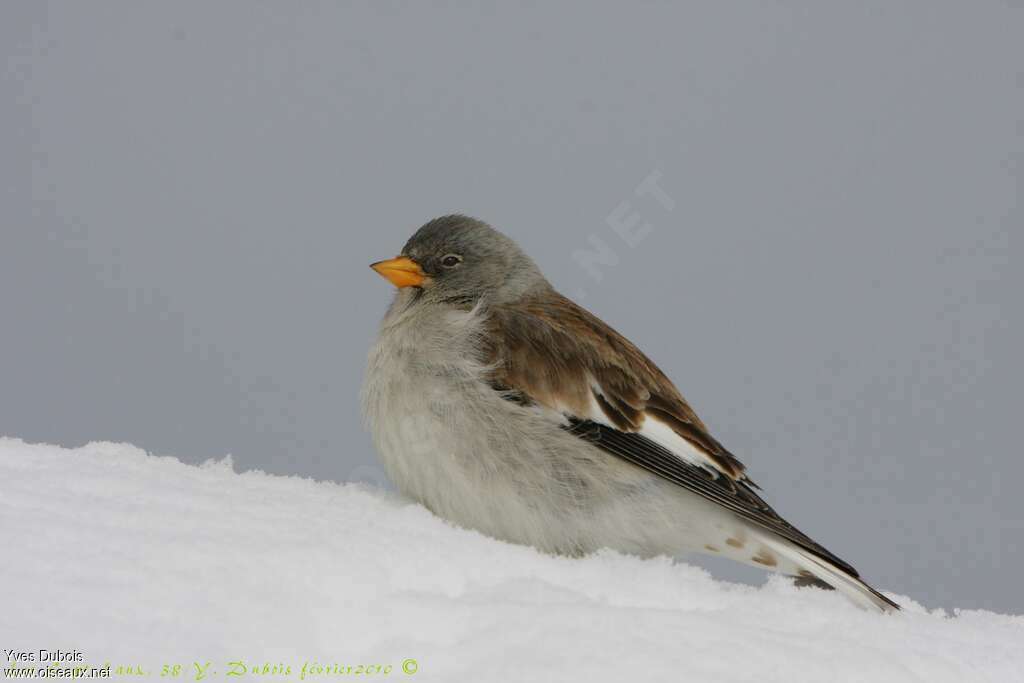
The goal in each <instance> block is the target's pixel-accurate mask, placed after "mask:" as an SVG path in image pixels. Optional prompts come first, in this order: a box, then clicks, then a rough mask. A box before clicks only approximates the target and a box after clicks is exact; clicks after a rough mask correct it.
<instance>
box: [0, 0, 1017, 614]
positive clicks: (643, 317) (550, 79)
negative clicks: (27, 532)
mask: <svg viewBox="0 0 1024 683" xmlns="http://www.w3.org/2000/svg"><path fill="white" fill-rule="evenodd" d="M1022 20H1024V16H1022V12H1021V10H1019V9H1007V8H1005V7H1004V6H1003V4H1002V3H966V2H961V3H931V2H928V3H925V2H918V3H898V4H894V3H886V2H876V3H819V4H814V5H813V6H796V5H790V4H789V3H773V4H767V3H716V2H706V3H674V4H671V5H670V4H668V3H659V4H656V5H655V4H641V5H638V4H637V3H621V4H619V5H618V6H611V5H602V4H595V3H580V4H576V5H572V4H566V3H562V4H559V5H558V7H557V8H549V7H543V6H529V7H525V8H524V7H516V8H513V7H511V6H503V7H499V6H498V5H497V3H492V4H489V5H481V6H477V7H474V8H467V7H459V6H457V5H456V4H455V3H443V4H442V3H432V4H427V3H418V4H415V5H413V4H411V3H410V4H409V6H403V5H402V4H398V3H358V4H356V3H344V2H331V3H313V2H308V3H288V4H284V3H253V2H217V3H207V2H173V3H171V2H166V3H136V2H116V3H115V2H100V1H97V2H89V3H78V2H62V3H46V2H5V3H3V4H2V5H0V51H2V52H0V54H2V58H3V68H2V70H0V111H2V112H3V119H2V124H0V151H2V154H0V193H2V195H0V230H2V243H0V330H2V331H0V345H2V346H0V378H2V385H0V434H6V435H10V436H18V437H22V438H25V439H28V440H33V441H46V442H52V443H60V444H65V445H77V444H82V443H84V442H87V441H91V440H100V439H102V440H113V441H128V442H132V443H134V444H137V445H139V446H141V447H143V448H146V449H147V450H149V451H151V452H153V453H156V454H166V455H174V456H176V457H179V458H181V459H182V460H185V461H188V462H198V461H201V460H204V459H206V458H209V457H219V456H222V455H224V454H225V453H231V454H233V456H234V458H235V462H236V466H237V467H238V468H239V469H249V468H260V469H264V470H267V471H269V472H274V473H281V474H297V475H302V476H312V477H317V478H325V479H334V480H346V479H358V480H364V481H377V482H379V483H383V474H382V470H381V469H380V467H379V466H378V465H377V463H376V460H375V457H374V454H373V450H372V447H371V445H370V441H369V438H368V436H367V435H366V434H365V433H364V431H363V430H362V428H361V425H360V416H359V406H358V391H359V384H360V382H361V378H362V373H363V367H364V363H365V358H366V351H367V349H368V347H369V345H370V344H371V341H372V339H373V336H374V334H375V326H376V324H377V322H378V321H379V319H380V317H381V315H382V313H383V311H384V308H385V307H386V305H387V302H388V300H389V298H390V297H391V294H392V292H391V290H390V286H389V285H388V284H387V283H386V282H384V281H383V280H381V279H380V278H379V277H377V276H376V275H374V274H373V273H372V272H371V271H370V270H369V269H368V268H367V264H368V263H370V262H371V261H375V260H378V259H381V258H386V257H389V256H392V255H394V254H395V253H397V251H398V250H399V249H400V247H401V245H402V244H403V243H404V241H405V240H406V238H407V237H408V236H409V234H410V233H411V232H412V231H413V230H414V229H415V228H416V227H418V226H419V225H420V224H422V223H423V222H425V221H426V220H428V219H429V218H432V217H434V216H436V215H440V214H444V213H449V212H452V211H462V212H467V213H470V214H473V215H475V216H478V217H479V218H482V219H484V220H487V221H489V222H491V223H492V224H494V225H495V226H496V227H498V228H499V229H501V230H503V231H505V232H506V233H507V234H509V235H510V236H512V237H513V238H514V239H516V240H517V241H518V242H519V243H520V244H521V245H522V246H523V247H524V248H525V249H526V250H527V252H528V253H530V254H531V255H532V256H533V257H534V258H535V259H536V260H537V261H538V263H539V264H540V265H541V267H542V268H543V270H544V271H545V273H546V274H547V275H548V277H549V279H551V280H552V281H553V282H554V283H555V284H556V286H557V287H559V288H560V289H561V290H562V291H563V292H565V293H566V294H568V295H570V296H572V297H574V298H577V299H579V300H580V301H581V303H583V304H584V305H585V306H587V307H588V308H590V309H591V310H593V311H594V312H595V313H597V314H598V315H600V316H601V317H602V318H604V319H605V320H606V321H608V322H609V323H610V324H612V325H613V326H614V327H616V328H617V329H619V330H620V331H621V332H623V333H624V334H626V335H627V336H628V337H630V338H631V339H632V340H633V341H635V342H636V343H637V344H638V345H639V346H640V347H641V348H643V349H644V350H645V351H646V352H647V353H648V355H650V356H651V357H652V358H653V359H654V360H655V361H656V362H657V363H658V364H659V365H660V366H661V367H662V368H663V369H664V370H665V371H666V373H667V374H668V375H669V376H670V377H672V378H673V379H674V380H675V381H676V382H677V384H678V385H679V387H680V388H681V390H682V391H683V393H684V395H686V396H687V398H688V399H689V400H690V402H691V403H692V404H693V405H694V407H695V408H696V410H697V411H698V413H699V414H700V415H701V416H702V417H703V418H704V420H705V421H706V422H707V423H708V424H709V425H710V427H711V429H712V431H713V432H714V433H715V435H716V436H717V437H718V438H719V440H721V441H722V442H724V443H725V444H726V445H727V446H728V447H729V448H730V449H731V450H732V451H734V452H735V453H736V454H737V455H738V456H739V457H740V458H741V459H742V460H743V461H744V462H746V463H747V465H748V466H749V468H750V472H751V473H752V476H753V477H754V478H755V479H756V480H757V481H758V482H759V483H760V484H761V485H762V486H763V488H764V491H765V495H766V498H767V499H768V500H769V501H770V502H772V503H773V504H775V506H776V508H777V509H778V510H779V511H780V512H781V513H782V514H783V515H785V516H786V517H788V518H789V519H790V520H792V521H793V522H794V523H795V524H797V525H798V526H800V527H801V528H802V529H803V530H805V531H806V532H807V533H809V534H810V535H811V536H813V537H814V538H816V539H817V540H819V541H821V542H822V543H823V544H824V545H826V546H827V547H829V548H830V549H832V550H833V551H835V552H836V553H837V554H838V555H840V556H841V557H843V558H845V559H847V560H849V561H850V562H851V563H853V564H854V565H855V566H856V567H858V568H859V569H860V570H861V572H862V573H863V574H864V575H865V576H866V577H867V578H868V579H869V580H871V581H872V582H873V583H874V584H876V585H878V586H879V587H881V588H888V589H893V590H895V591H898V592H900V593H907V594H910V595H912V596H914V597H916V598H918V599H920V600H921V601H922V602H924V603H925V604H927V605H929V606H939V605H941V606H952V605H956V606H962V607H975V606H977V607H986V608H992V609H997V610H1000V611H1015V612H1018V613H1019V612H1024V591H1021V589H1020V585H1019V576H1020V572H1021V569H1022V567H1024V496H1021V495H1020V492H1019V489H1018V487H1019V485H1020V482H1021V481H1022V480H1024V460H1022V458H1021V455H1022V454H1021V448H1020V446H1019V433H1020V428H1019V426H1020V419H1021V418H1020V416H1019V412H1020V405H1021V402H1020V393H1021V389H1020V387H1021V385H1022V379H1024V378H1022V372H1021V364H1020V360H1019V349H1021V348H1024V335H1022V326H1021V316H1020V310H1021V309H1020V294H1021V291H1022V290H1024V278H1022V273H1021V267H1020V231H1021V226H1022V212H1021V209H1020V208H1019V206H1018V193H1019V188H1020V164H1021V152H1022V148H1024V123H1022V112H1024V76H1022V64H1024V48H1022V45H1024V39H1022V36H1024V30H1022V29H1024V21H1022ZM645 181H647V182H648V183H657V187H658V188H659V190H660V192H659V193H654V192H645V191H643V187H644V186H643V185H642V184H643V183H644V182H645ZM623 221H631V222H633V223H635V228H634V229H632V230H630V231H628V233H629V234H630V235H635V234H637V233H639V234H640V235H641V236H642V237H643V238H642V239H630V240H628V241H627V240H624V239H623V238H622V236H621V235H620V234H619V233H617V232H616V230H615V229H614V228H613V226H614V225H615V224H618V223H621V222H623ZM1011 233H1012V234H1011ZM581 250H582V251H584V252H588V251H589V252H601V253H602V254H603V257H602V261H603V264H598V265H593V263H591V264H590V265H587V264H588V263H590V262H588V261H587V259H586V258H583V257H581V256H580V254H579V252H580V251H581ZM1013 349H1017V350H1018V351H1016V352H1015V351H1013ZM0 490H2V484H0ZM709 566H710V565H709ZM714 571H715V572H716V574H717V575H719V576H724V577H739V578H749V576H756V575H753V574H744V573H743V572H742V571H740V570H733V569H729V568H724V567H721V566H719V565H717V564H716V565H714Z"/></svg>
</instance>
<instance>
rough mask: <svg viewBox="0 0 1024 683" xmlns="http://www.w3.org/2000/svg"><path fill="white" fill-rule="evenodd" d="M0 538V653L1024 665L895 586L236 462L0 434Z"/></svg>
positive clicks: (998, 620) (942, 674)
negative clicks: (867, 594)
mask: <svg viewBox="0 0 1024 683" xmlns="http://www.w3.org/2000/svg"><path fill="white" fill-rule="evenodd" d="M0 533H2V535H3V541H4V549H5V552H4V553H3V561H2V562H0V605H2V606H3V609H2V611H0V615H2V616H0V648H3V649H5V650H6V649H12V648H13V649H17V648H22V649H26V650H32V651H38V649H39V648H50V649H55V648H59V649H65V650H67V649H77V650H80V651H82V653H83V657H84V660H85V661H86V662H89V663H97V664H100V665H102V664H103V663H104V662H106V661H110V662H111V663H113V664H115V665H117V664H121V665H132V666H137V667H141V668H142V670H143V671H144V672H146V673H148V674H149V675H148V678H150V679H151V680H155V679H157V678H158V677H160V680H164V678H165V677H161V676H160V675H161V673H163V665H165V664H168V665H173V664H180V665H182V669H181V673H180V674H179V676H177V677H176V678H177V679H178V680H194V679H195V678H196V674H195V668H194V665H193V662H199V663H200V666H203V665H205V664H206V663H207V662H210V663H211V665H210V667H209V668H208V669H206V670H205V673H206V676H205V678H204V679H203V680H209V681H225V680H227V681H232V680H238V681H241V680H266V681H270V680H274V681H285V680H291V681H298V680H301V679H302V676H301V669H302V666H303V664H304V663H306V665H307V673H306V675H305V679H304V680H348V679H354V678H388V679H401V680H410V681H414V680H415V681H574V680H586V681H616V682H620V681H639V680H644V681H646V680H654V681H670V680H671V681H824V680H828V681H912V680H913V681H930V682H932V681H1000V682H1005V681H1022V680H1024V617H1019V616H1003V615H999V614H994V613H991V612H983V611H958V612H956V613H955V615H953V616H950V615H947V614H945V613H944V612H942V611H940V610H936V611H928V610H926V609H924V608H923V607H921V606H920V605H918V604H916V603H914V602H913V601H912V600H910V599H909V598H906V597H902V596H896V597H897V599H898V600H899V601H900V602H901V603H902V604H903V605H904V606H905V611H904V612H903V613H901V614H899V615H895V616H883V615H877V614H872V613H868V612H863V611H860V610H858V609H856V608H855V607H853V606H852V605H850V604H849V603H848V602H847V601H846V600H844V599H843V598H842V597H841V596H839V595H837V594H836V593H830V592H825V591H820V590H815V589H798V588H795V587H793V586H792V585H791V584H790V583H789V582H788V581H785V580H783V579H772V580H769V581H768V582H767V583H766V584H765V585H764V586H763V587H759V588H755V587H750V586H741V585H734V584H728V583H722V582H718V581H715V580H714V579H712V578H711V577H710V576H709V575H708V573H707V572H705V571H704V570H701V569H698V568H695V567H692V566H689V565H687V564H683V563H678V562H677V563H673V562H672V561H670V560H668V559H655V560H640V559H637V558H634V557H629V556H624V555H620V554H617V553H613V552H603V553H599V554H597V555H595V556H592V557H588V558H584V559H567V558H559V557H551V556H547V555H543V554H541V553H538V552H536V551H534V550H533V549H531V548H527V547H521V546H515V545H510V544H506V543H501V542H498V541H495V540H492V539H489V538H486V537H484V536H482V535H480V534H477V533H475V532H472V531H467V530H463V529H458V528H454V527H452V526H450V525H448V524H446V523H445V522H443V521H442V520H440V519H438V518H436V517H434V516H433V515H431V514H430V513H429V512H428V511H427V510H425V509H424V508H422V507H420V506H418V505H414V504H410V503H408V502H405V501H403V500H401V499H399V498H398V497H396V496H393V495H391V494H387V493H384V492H381V491H378V490H373V489H370V488H367V487H365V486H363V485H356V484H335V483H326V482H316V481H311V480H308V479H300V478H297V477H277V476H269V475H266V474H264V473H261V472H247V473H244V474H236V473H235V472H234V471H233V470H232V466H231V463H230V459H225V460H223V461H220V462H217V463H207V464H206V465H203V466H198V467H196V466H190V465H185V464H182V463H181V462H179V461H177V460H175V459H173V458H168V457H156V456H152V455H148V454H146V453H145V452H144V451H142V450H140V449H138V448H135V447H134V446H130V445H125V444H114V443H93V444H89V445H87V446H85V447H83V448H78V449H74V450H68V449H63V448H59V447H56V446H46V445H31V444H27V443H24V442H22V441H19V440H15V439H0ZM413 659H414V660H415V661H416V664H415V667H416V669H417V671H416V673H414V674H411V675H410V674H407V673H405V672H403V670H402V665H403V662H406V661H407V660H413ZM231 662H242V663H243V664H244V666H245V667H246V673H245V675H244V676H228V675H227V674H228V673H229V672H230V671H235V672H238V671H241V669H240V667H239V665H238V664H231ZM313 663H318V664H320V665H321V666H323V665H324V664H328V665H334V664H343V665H352V666H355V665H357V664H360V663H364V664H391V666H392V667H393V668H392V669H391V673H390V674H387V675H384V674H372V675H361V676H360V675H356V674H330V675H328V674H324V673H321V674H316V673H313V672H312V671H313V670H312V669H311V668H309V667H310V666H311V665H312V664H313ZM254 665H257V666H259V667H263V666H264V665H270V667H273V666H274V665H278V666H279V667H280V668H281V669H283V668H284V667H287V666H291V675H287V674H282V675H272V674H271V675H262V674H260V675H254V674H253V673H252V667H253V666H254ZM5 666H6V663H5ZM406 666H407V668H410V669H412V668H413V665H410V664H408V663H407V664H406ZM168 671H169V672H173V669H170V670H168ZM261 671H262V669H261ZM214 672H216V673H214ZM142 678H143V676H132V677H131V679H132V680H142ZM172 678H174V677H172ZM122 680H123V679H122Z"/></svg>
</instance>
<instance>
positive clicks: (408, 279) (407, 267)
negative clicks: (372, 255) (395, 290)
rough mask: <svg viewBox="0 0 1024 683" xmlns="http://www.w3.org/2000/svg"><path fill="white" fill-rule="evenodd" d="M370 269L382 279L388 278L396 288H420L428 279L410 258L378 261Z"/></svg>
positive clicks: (418, 265) (401, 257)
mask: <svg viewBox="0 0 1024 683" xmlns="http://www.w3.org/2000/svg"><path fill="white" fill-rule="evenodd" d="M370 267H371V268H373V269H374V270H375V271H377V274H378V275H380V276H381V277H385V278H387V279H388V280H389V281H390V282H391V284H393V285H394V286H395V287H419V286H420V285H422V284H423V281H424V280H426V279H427V276H426V275H425V274H424V273H423V269H422V268H420V264H418V263H416V262H415V261H413V260H412V259H411V258H409V257H408V256H398V257H396V258H392V259H388V260H387V261H377V262H376V263H371V264H370Z"/></svg>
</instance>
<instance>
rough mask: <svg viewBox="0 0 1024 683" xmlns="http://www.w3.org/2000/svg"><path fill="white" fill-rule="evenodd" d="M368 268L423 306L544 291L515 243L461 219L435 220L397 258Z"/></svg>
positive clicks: (534, 268)
mask: <svg viewBox="0 0 1024 683" xmlns="http://www.w3.org/2000/svg"><path fill="white" fill-rule="evenodd" d="M370 267H371V268H373V269H374V270H375V271H377V273H379V274H380V275H381V276H383V277H385V278H387V279H388V280H389V281H390V282H391V283H392V284H393V285H395V286H396V287H399V288H401V289H405V288H416V289H417V290H419V291H417V292H416V294H417V295H418V299H419V300H420V301H422V302H424V303H446V304H458V305H467V304H468V305H472V304H475V303H476V302H477V301H479V300H480V299H481V298H484V297H486V298H487V300H488V301H493V302H501V301H513V300H516V299H518V298H520V297H522V296H524V295H526V294H528V293H529V292H531V291H535V290H538V289H541V288H544V287H547V286H548V283H547V281H546V280H545V279H544V276H543V275H542V274H541V272H540V270H539V269H538V268H537V266H536V264H535V263H534V262H533V261H532V260H531V259H530V257H529V256H527V255H526V254H525V253H523V251H522V249H520V248H519V246H518V245H517V244H516V243H515V242H513V241H512V240H511V239H509V238H508V237H506V236H505V235H503V234H501V233H500V232H498V231H497V230H495V229H494V228H492V227H490V226H489V225H487V224H486V223H484V222H482V221H478V220H476V219H475V218H470V217H468V216H461V215H452V216H443V217H441V218H435V219H434V220H432V221H430V222H429V223H427V224H426V225H424V226H423V227H421V228H420V229H419V230H417V231H416V233H415V234H414V235H413V236H412V237H410V238H409V241H408V242H406V243H405V247H403V248H402V253H401V254H400V255H399V256H397V257H395V258H393V259H388V260H386V261H378V262H377V263H373V264H371V265H370Z"/></svg>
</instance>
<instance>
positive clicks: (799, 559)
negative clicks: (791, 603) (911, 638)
mask: <svg viewBox="0 0 1024 683" xmlns="http://www.w3.org/2000/svg"><path fill="white" fill-rule="evenodd" d="M760 540H761V542H762V543H763V544H764V545H767V546H769V547H770V548H771V549H772V550H773V551H775V552H776V553H778V554H779V555H781V556H783V557H785V558H786V559H787V560H789V561H790V562H792V563H793V564H795V565H796V566H797V567H799V568H801V569H803V570H805V571H807V572H810V573H811V574H813V575H814V576H815V577H816V578H818V579H820V580H821V581H824V582H825V583H827V584H828V585H830V586H832V587H833V588H835V589H836V590H837V591H839V592H840V593H842V594H843V595H845V596H846V597H847V598H849V599H850V600H851V601H852V602H853V603H854V604H856V605H857V606H859V607H862V608H864V609H867V610H877V611H879V612H896V611H898V610H899V609H900V606H899V605H897V604H896V603H895V602H893V601H892V600H890V599H889V598H887V597H885V596H884V595H882V594H881V593H879V592H878V591H876V590H875V589H874V588H872V587H871V586H869V585H868V584H866V583H864V582H863V581H861V580H860V578H859V577H857V576H856V575H855V574H850V573H849V572H847V571H846V570H845V569H842V568H841V567H837V566H836V565H835V564H833V563H831V562H829V561H828V560H826V559H824V558H822V557H819V556H818V555H815V554H814V553H812V552H811V551H809V550H807V549H805V548H801V547H800V546H798V545H796V544H795V543H791V542H790V541H787V540H784V539H781V538H778V537H773V536H769V535H767V534H766V535H765V536H764V537H762V538H761V539H760Z"/></svg>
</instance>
